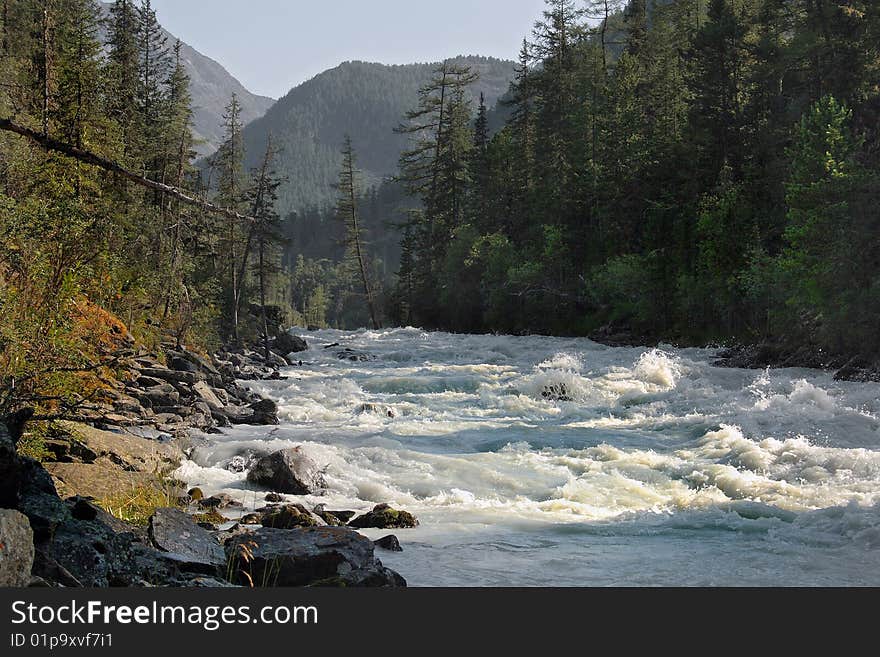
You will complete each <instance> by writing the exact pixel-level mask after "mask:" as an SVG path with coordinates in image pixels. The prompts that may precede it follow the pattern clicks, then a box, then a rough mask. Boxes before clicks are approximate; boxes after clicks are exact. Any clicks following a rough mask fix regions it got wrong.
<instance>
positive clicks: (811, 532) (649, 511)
mask: <svg viewBox="0 0 880 657" xmlns="http://www.w3.org/2000/svg"><path fill="white" fill-rule="evenodd" d="M306 337H307V339H308V341H309V346H310V349H309V351H307V352H305V353H302V354H300V356H301V358H302V366H299V367H291V368H289V369H287V370H285V371H284V374H285V376H287V377H288V378H287V379H286V380H284V381H271V382H259V383H252V384H250V385H251V386H252V387H254V389H256V390H257V391H259V392H260V393H262V394H264V395H266V396H268V397H271V398H273V399H275V400H276V401H277V402H278V404H279V408H280V414H279V415H280V419H281V425H280V426H279V427H236V428H233V429H227V430H224V433H223V435H212V436H207V437H206V438H207V439H208V440H209V441H210V443H209V445H208V446H206V447H202V448H199V449H198V450H196V451H195V453H194V454H193V455H192V460H191V461H187V462H185V463H184V464H183V465H182V467H181V469H180V471H179V472H178V476H179V477H181V478H183V479H185V480H186V481H188V482H189V483H191V484H193V485H200V486H202V487H203V488H204V489H205V490H206V492H210V493H214V492H220V491H223V492H226V493H229V494H231V495H233V496H234V497H236V498H237V499H238V500H240V501H242V502H243V503H244V504H245V506H246V507H248V508H254V507H255V506H256V507H259V506H263V505H264V502H263V497H264V495H265V491H254V490H253V487H252V486H250V485H249V484H248V483H247V482H246V480H245V475H244V474H237V473H234V472H230V471H228V470H227V469H226V465H227V464H228V463H229V460H230V459H231V458H232V457H233V456H235V455H237V454H242V453H246V452H248V450H255V451H259V452H266V451H270V450H275V449H281V448H285V447H291V446H295V445H302V446H303V448H304V450H305V451H306V452H307V453H308V454H309V455H310V456H311V457H312V458H314V459H315V460H316V461H317V462H318V463H319V464H321V465H322V466H325V467H326V480H327V490H326V491H325V492H324V493H323V494H322V495H318V496H310V497H307V498H305V499H303V498H292V497H291V498H290V500H291V501H303V502H305V503H306V504H307V505H310V504H318V503H324V504H326V506H327V508H328V509H337V510H357V511H365V510H368V509H370V508H372V507H373V506H374V505H375V504H376V503H380V502H387V503H390V504H391V505H392V506H394V507H396V508H401V509H405V510H407V511H411V512H412V513H414V514H415V515H416V516H417V517H418V518H419V520H420V523H421V524H420V526H419V527H418V528H416V529H408V530H394V531H393V533H394V534H396V535H397V536H398V538H399V539H400V541H401V544H402V545H403V548H404V552H402V553H389V552H383V551H379V556H380V558H381V559H382V561H383V563H385V565H387V566H389V567H391V568H394V569H395V570H397V571H399V572H400V573H401V574H402V575H403V576H404V577H405V578H406V579H407V581H408V582H409V584H410V585H411V586H604V585H620V586H655V585H673V586H674V585H682V586H692V585H693V586H717V585H723V586H740V585H743V586H762V585H773V586H779V585H791V586H802V585H872V586H877V585H880V451H878V448H880V384H864V383H844V382H836V381H834V380H833V379H832V377H831V376H830V375H829V374H827V373H823V372H819V371H815V370H805V369H778V370H774V369H770V370H767V371H750V370H736V369H722V368H717V367H714V366H713V365H712V361H713V358H714V357H715V353H716V352H715V351H713V350H701V349H674V348H672V347H669V348H659V349H644V348H641V349H638V348H610V347H605V346H602V345H599V344H596V343H594V342H591V341H589V340H586V339H573V338H549V337H505V336H463V335H451V334H446V333H428V332H424V331H421V330H417V329H413V328H407V329H394V330H384V331H359V332H341V331H331V330H327V331H319V332H314V333H309V334H307V335H306ZM337 343H338V344H339V346H338V347H330V348H325V347H327V346H328V345H334V344H337ZM345 348H350V349H354V350H357V351H359V352H365V353H367V354H370V355H371V356H373V357H375V358H374V360H369V361H366V362H352V361H349V360H340V359H339V358H338V357H337V353H338V352H339V351H340V350H341V349H345ZM392 416H393V417H392ZM365 533H366V534H367V535H368V536H370V537H371V538H378V537H380V536H384V535H386V534H388V533H391V532H388V531H380V530H366V531H365Z"/></svg>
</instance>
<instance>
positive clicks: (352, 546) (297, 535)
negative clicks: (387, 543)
mask: <svg viewBox="0 0 880 657" xmlns="http://www.w3.org/2000/svg"><path fill="white" fill-rule="evenodd" d="M244 551H248V552H249V559H248V560H244V559H242V552H244ZM226 552H227V555H228V556H229V559H230V562H231V563H232V564H233V567H234V572H235V575H236V576H237V578H238V581H239V583H242V584H245V583H251V582H252V583H253V585H254V586H258V587H286V586H372V587H379V586H382V587H398V586H406V581H405V580H404V579H403V577H401V576H400V575H399V574H397V573H396V572H394V571H393V570H390V569H388V568H385V567H384V566H383V565H382V562H381V561H379V560H378V559H376V557H375V553H374V546H373V543H372V541H370V539H368V538H367V537H365V536H362V535H360V534H358V533H357V532H354V531H352V530H350V529H346V528H343V527H311V528H306V529H271V528H265V527H264V528H262V529H259V530H257V531H256V532H254V533H253V534H250V535H244V536H240V537H236V538H234V539H232V540H230V541H228V542H227V543H226Z"/></svg>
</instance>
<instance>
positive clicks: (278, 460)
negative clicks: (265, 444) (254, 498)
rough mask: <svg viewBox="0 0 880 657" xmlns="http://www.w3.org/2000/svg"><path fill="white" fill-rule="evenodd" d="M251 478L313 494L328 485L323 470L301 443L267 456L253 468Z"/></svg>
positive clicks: (280, 488) (289, 492)
mask: <svg viewBox="0 0 880 657" xmlns="http://www.w3.org/2000/svg"><path fill="white" fill-rule="evenodd" d="M247 480H248V481H249V482H250V483H252V484H255V485H257V486H265V487H266V488H270V489H272V490H273V491H275V492H279V493H285V494H287V495H309V494H312V493H317V492H318V491H320V490H321V489H322V488H323V487H324V476H323V472H322V471H321V469H320V468H319V467H318V464H317V463H315V462H314V461H313V460H312V459H311V458H310V457H309V456H307V455H306V454H305V452H304V451H303V450H302V448H301V447H294V448H292V449H284V450H281V451H278V452H273V453H272V454H269V455H268V456H264V457H263V458H261V459H260V460H259V461H257V462H256V463H255V464H254V467H253V468H251V469H250V471H249V472H248V475H247Z"/></svg>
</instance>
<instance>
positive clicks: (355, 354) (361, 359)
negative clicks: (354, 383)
mask: <svg viewBox="0 0 880 657" xmlns="http://www.w3.org/2000/svg"><path fill="white" fill-rule="evenodd" d="M336 357H337V358H338V359H339V360H350V361H352V362H353V363H366V362H370V361H374V360H376V357H375V356H374V355H373V354H368V353H367V352H365V351H356V350H355V349H343V350H342V351H337V352H336Z"/></svg>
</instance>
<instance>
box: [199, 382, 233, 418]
mask: <svg viewBox="0 0 880 657" xmlns="http://www.w3.org/2000/svg"><path fill="white" fill-rule="evenodd" d="M192 391H193V393H195V395H196V396H197V398H198V399H199V400H201V401H202V402H204V403H205V404H206V405H207V406H208V408H210V409H211V410H214V411H220V410H223V407H224V406H225V403H224V402H223V401H221V399H220V397H219V396H218V395H217V391H215V390H214V389H213V388H211V386H209V385H208V384H207V383H205V382H204V381H199V382H197V383H194V384H193V387H192ZM227 401H228V398H227Z"/></svg>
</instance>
